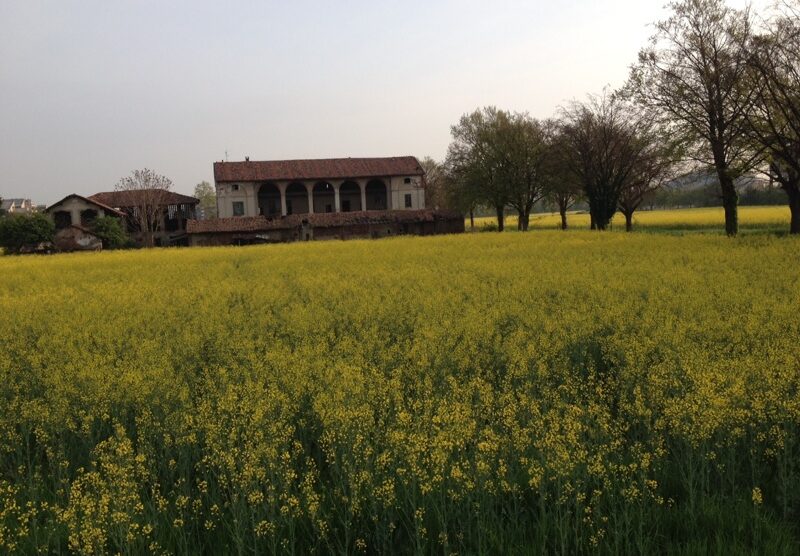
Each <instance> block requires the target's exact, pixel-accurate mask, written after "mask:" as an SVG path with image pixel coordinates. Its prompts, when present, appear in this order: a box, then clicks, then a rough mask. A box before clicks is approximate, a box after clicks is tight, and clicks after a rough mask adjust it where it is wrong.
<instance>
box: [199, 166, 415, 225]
mask: <svg viewBox="0 0 800 556" xmlns="http://www.w3.org/2000/svg"><path fill="white" fill-rule="evenodd" d="M214 181H215V185H216V190H217V214H218V215H219V217H220V218H226V217H234V216H266V217H276V216H289V215H292V214H319V213H330V212H359V211H371V210H419V209H424V208H425V189H424V186H425V171H424V170H423V169H422V166H420V164H419V162H418V161H417V159H416V158H415V157H413V156H401V157H390V158H329V159H318V160H273V161H263V162H255V161H253V162H251V161H250V160H249V159H245V161H244V162H216V163H214Z"/></svg>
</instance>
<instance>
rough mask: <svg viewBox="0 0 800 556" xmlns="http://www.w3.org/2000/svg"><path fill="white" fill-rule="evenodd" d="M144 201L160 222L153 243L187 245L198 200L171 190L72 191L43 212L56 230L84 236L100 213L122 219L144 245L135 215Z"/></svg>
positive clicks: (137, 240)
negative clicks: (85, 195)
mask: <svg viewBox="0 0 800 556" xmlns="http://www.w3.org/2000/svg"><path fill="white" fill-rule="evenodd" d="M143 203H151V204H152V205H153V206H155V207H159V208H158V209H157V212H158V214H159V222H158V223H156V224H155V226H154V228H155V232H154V233H153V239H154V242H155V244H156V245H163V246H167V245H188V236H187V235H186V227H187V222H188V221H189V220H190V219H193V218H194V217H195V207H196V206H197V204H198V203H199V200H198V199H195V198H194V197H189V196H187V195H181V194H179V193H173V192H172V191H167V190H163V189H159V190H155V189H150V190H136V191H109V192H104V193H95V194H94V195H91V196H89V197H83V196H81V195H76V194H72V195H67V196H66V197H64V198H63V199H61V200H60V201H59V202H57V203H55V204H53V205H51V206H49V207H47V209H46V212H47V214H49V215H50V217H51V218H52V219H53V222H54V223H55V226H56V230H57V231H59V232H60V231H61V230H65V229H67V228H77V229H78V230H79V231H82V232H83V233H84V235H85V234H87V233H89V229H90V228H91V227H92V222H93V221H94V220H95V219H96V218H97V217H99V216H110V217H114V218H121V219H122V220H123V221H124V222H125V227H126V228H127V231H128V233H129V234H130V236H131V238H132V239H133V240H134V241H135V242H137V243H139V244H143V243H144V237H143V234H142V232H141V230H140V228H139V222H138V219H137V218H136V215H137V213H138V211H139V210H140V207H141V206H142V205H143ZM76 233H77V232H76V231H75V230H73V231H71V232H70V233H67V232H64V233H63V234H60V235H62V236H65V237H67V236H69V237H72V235H74V234H76Z"/></svg>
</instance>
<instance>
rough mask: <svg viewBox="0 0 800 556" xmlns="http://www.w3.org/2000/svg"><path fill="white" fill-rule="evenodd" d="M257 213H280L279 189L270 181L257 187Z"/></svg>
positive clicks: (265, 214) (271, 214) (267, 214)
mask: <svg viewBox="0 0 800 556" xmlns="http://www.w3.org/2000/svg"><path fill="white" fill-rule="evenodd" d="M258 213H259V214H261V215H263V216H267V217H273V216H280V215H281V190H280V189H278V186H277V185H275V184H274V183H272V182H267V183H265V184H262V185H261V187H259V188H258Z"/></svg>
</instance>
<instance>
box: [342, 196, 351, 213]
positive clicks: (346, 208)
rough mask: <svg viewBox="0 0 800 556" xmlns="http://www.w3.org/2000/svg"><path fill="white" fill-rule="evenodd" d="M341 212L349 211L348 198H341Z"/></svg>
mask: <svg viewBox="0 0 800 556" xmlns="http://www.w3.org/2000/svg"><path fill="white" fill-rule="evenodd" d="M342 212H350V199H342Z"/></svg>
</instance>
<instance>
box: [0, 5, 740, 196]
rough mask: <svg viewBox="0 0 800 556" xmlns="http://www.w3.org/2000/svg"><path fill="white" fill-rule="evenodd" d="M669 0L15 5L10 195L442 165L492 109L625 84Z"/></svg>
mask: <svg viewBox="0 0 800 556" xmlns="http://www.w3.org/2000/svg"><path fill="white" fill-rule="evenodd" d="M731 3H732V5H741V4H743V2H737V1H732V2H731ZM663 4H664V0H605V1H602V2H601V1H590V0H562V1H560V2H558V1H555V2H554V1H552V0H549V1H544V0H529V1H527V2H525V1H511V0H508V1H502V0H494V1H489V0H486V1H483V2H478V1H471V0H458V1H456V0H447V1H436V0H430V1H417V0H413V1H412V0H405V1H381V0H372V1H346V0H338V1H336V2H334V1H327V2H324V1H317V2H311V1H304V0H294V1H291V2H287V1H279V2H278V1H275V2H271V1H266V0H265V1H261V2H256V1H253V2H225V1H222V0H213V1H206V0H194V1H185V2H183V1H172V0H170V1H166V0H158V1H150V0H137V1H133V0H131V1H122V0H103V1H93V0H57V1H55V0H54V1H38V0H0V53H2V57H0V167H2V169H3V173H2V176H0V196H2V197H23V196H24V197H31V198H33V200H34V202H37V203H48V204H49V203H52V202H55V201H57V200H58V199H60V198H61V197H63V196H65V195H67V194H69V193H73V192H74V193H80V194H85V195H88V194H92V193H95V192H98V191H104V190H110V189H113V187H114V184H115V183H116V182H117V181H118V180H119V178H121V177H122V176H124V175H127V174H128V173H129V172H130V171H131V170H133V169H134V168H141V167H149V168H152V169H154V170H156V171H158V172H160V173H162V174H165V175H166V176H168V177H170V178H171V179H172V180H173V182H174V184H175V185H174V189H175V190H176V191H180V192H184V193H191V192H192V190H193V188H194V185H195V184H196V183H198V182H200V181H202V180H208V181H211V182H213V171H212V163H213V162H214V161H215V160H222V159H223V158H225V152H226V151H227V153H228V158H229V159H230V160H242V159H243V158H244V157H245V156H246V155H249V156H250V157H251V158H252V159H254V160H270V159H285V158H322V157H344V156H353V157H356V156H394V155H408V154H410V155H415V156H418V157H422V156H425V155H430V156H433V157H434V158H437V159H441V158H442V157H443V156H444V154H445V152H446V149H447V145H448V143H449V140H450V126H451V125H452V124H453V123H455V122H456V121H457V120H458V118H459V117H460V116H461V115H462V114H463V113H465V112H468V111H471V110H473V109H475V108H476V107H479V106H484V105H488V104H493V105H496V106H498V107H501V108H506V109H511V110H527V111H529V112H530V113H531V114H532V115H534V116H537V117H547V116H550V115H552V114H553V113H554V111H555V110H556V109H557V107H558V106H559V105H562V104H564V103H565V102H568V101H569V100H570V99H573V98H583V97H584V95H585V94H587V93H590V92H591V93H596V92H600V91H601V90H602V89H603V87H604V86H606V85H610V86H612V87H617V86H619V85H621V84H622V83H623V82H624V80H625V78H626V75H627V72H628V66H629V65H630V64H631V63H632V62H633V61H634V60H635V58H636V54H637V51H638V50H639V48H640V47H642V46H643V45H644V44H645V43H646V40H647V37H649V36H650V35H651V34H652V29H651V28H650V27H648V24H649V23H652V22H653V21H655V20H657V19H661V18H663V16H664V13H665V12H664V11H663V9H662V7H661V6H662V5H663Z"/></svg>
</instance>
